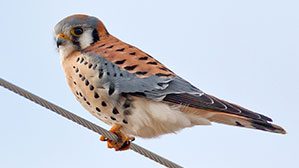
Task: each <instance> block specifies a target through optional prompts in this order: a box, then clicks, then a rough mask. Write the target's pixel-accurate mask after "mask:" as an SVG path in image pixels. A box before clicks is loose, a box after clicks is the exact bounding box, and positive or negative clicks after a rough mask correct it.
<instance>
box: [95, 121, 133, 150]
mask: <svg viewBox="0 0 299 168" xmlns="http://www.w3.org/2000/svg"><path fill="white" fill-rule="evenodd" d="M121 127H122V126H121V125H118V124H114V125H113V126H112V128H111V129H110V130H109V131H110V132H112V133H114V134H115V135H116V136H117V137H118V140H117V141H113V140H110V139H108V138H106V137H104V136H103V135H102V136H101V137H100V140H101V141H107V146H108V148H114V149H115V151H124V150H127V149H129V148H130V145H131V142H132V141H134V140H135V138H134V137H129V136H127V135H125V134H124V133H122V132H121V131H120V129H121Z"/></svg>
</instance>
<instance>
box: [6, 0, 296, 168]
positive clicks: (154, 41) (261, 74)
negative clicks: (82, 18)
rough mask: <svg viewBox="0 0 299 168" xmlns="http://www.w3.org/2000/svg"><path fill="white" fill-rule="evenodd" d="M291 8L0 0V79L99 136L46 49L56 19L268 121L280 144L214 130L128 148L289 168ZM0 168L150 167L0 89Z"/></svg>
mask: <svg viewBox="0 0 299 168" xmlns="http://www.w3.org/2000/svg"><path fill="white" fill-rule="evenodd" d="M298 8H299V3H298V1H295V0H294V1H291V0H285V1H276V0H265V1H259V0H251V1H246V2H244V1H242V2H241V1H238V0H229V1H222V0H211V1H195V0H194V1H188V0H186V1H174V0H168V1H158V0H156V1H150V2H141V1H138V0H135V1H133V0H126V1H118V2H116V1H100V0H97V1H87V0H86V1H64V2H62V1H58V0H52V1H47V2H42V1H29V0H28V1H15V0H9V1H3V0H2V1H0V22H1V24H0V25H1V26H0V30H1V36H0V37H1V40H0V49H1V50H2V54H1V56H0V58H1V60H0V77H2V78H4V79H7V80H9V81H11V82H13V83H15V84H17V85H19V86H21V87H23V88H25V89H27V90H29V91H31V92H33V93H35V94H37V95H40V96H42V97H44V98H46V99H48V100H50V101H52V102H54V103H56V104H58V105H60V106H62V107H64V108H66V109H68V110H70V111H73V112H74V113H76V114H78V115H80V116H82V117H84V118H86V119H88V120H91V121H93V122H96V123H98V124H99V125H101V126H103V127H105V128H109V127H107V126H106V125H104V124H103V123H102V122H101V121H98V120H96V119H95V118H93V117H92V116H91V115H90V114H89V113H87V112H86V111H85V110H84V109H83V108H82V107H81V106H80V105H79V103H77V102H76V100H75V99H74V97H73V95H72V94H71V92H70V90H69V89H68V87H67V85H66V82H65V79H64V74H63V71H62V69H61V67H60V62H59V56H58V54H57V53H56V50H55V45H54V41H53V37H52V35H53V27H54V25H55V24H56V23H57V22H58V21H59V20H60V19H62V18H64V17H65V16H68V15H71V14H74V13H85V14H90V15H94V16H97V17H99V18H101V20H102V21H103V22H104V23H105V24H106V27H107V28H108V30H109V31H110V33H111V34H113V35H115V36H117V37H119V38H120V39H122V40H124V41H126V42H128V43H131V44H133V45H135V46H138V47H139V48H141V49H143V50H144V51H146V52H148V53H150V54H151V55H152V56H154V57H155V58H157V59H158V60H160V61H161V62H163V63H164V64H166V65H167V66H168V67H169V68H170V69H172V70H173V71H175V72H176V73H177V74H179V75H180V76H182V77H183V78H185V79H187V80H189V81H190V82H191V83H193V84H194V85H195V86H198V87H199V88H200V89H202V90H204V91H205V92H207V93H210V94H213V95H215V96H217V97H220V98H223V99H226V100H229V101H232V102H235V103H238V104H240V105H242V106H245V107H247V108H250V109H252V110H254V111H257V112H260V113H263V114H265V115H267V116H270V117H271V118H272V119H273V120H274V121H275V123H277V124H279V125H281V126H283V127H284V128H285V129H286V130H287V131H288V134H287V135H285V136H282V135H277V134H272V133H267V132H261V131H255V130H249V129H242V128H236V127H231V126H224V125H220V124H214V125H213V126H203V127H193V128H190V129H185V130H183V131H181V132H179V133H178V134H176V135H166V136H162V137H160V138H157V139H150V140H144V139H140V138H137V139H136V141H135V142H136V143H137V144H139V145H141V146H144V147H146V148H148V149H150V150H152V151H154V152H156V153H158V154H160V155H162V156H164V157H167V158H169V159H170V160H173V161H175V162H177V163H179V164H181V165H183V166H185V167H194V168H195V167H196V168H207V167H209V168H218V167H222V168H239V167H242V168H252V167H271V168H280V167H288V168H291V167H298V159H299V146H298V142H299V131H298V128H299V127H298V123H299V120H298V118H299V113H298V106H297V104H298V95H299V79H298V74H299V67H298V66H299V10H298ZM0 104H1V117H0V132H1V138H0V167H5V168H14V167H25V168H40V167H43V168H53V167H72V168H81V167H108V166H109V167H110V166H111V167H120V166H122V167H139V166H143V167H160V165H158V164H156V163H154V162H153V161H150V160H148V159H146V158H144V157H142V156H140V155H138V154H136V153H134V152H132V151H127V152H118V153H116V152H114V151H113V150H108V149H107V148H106V144H105V143H102V142H100V141H99V140H98V138H99V136H98V135H97V134H95V133H93V132H90V131H88V130H86V129H85V128H82V127H80V126H78V125H76V124H74V123H71V122H69V121H67V120H65V119H63V118H61V117H60V116H57V115H56V114H53V113H51V112H49V111H48V110H46V109H44V108H42V107H40V106H38V105H36V104H33V103H31V102H29V101H27V100H25V99H24V98H21V97H19V96H16V95H15V94H12V93H11V92H8V91H7V90H4V89H2V88H0Z"/></svg>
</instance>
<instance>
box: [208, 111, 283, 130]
mask: <svg viewBox="0 0 299 168" xmlns="http://www.w3.org/2000/svg"><path fill="white" fill-rule="evenodd" d="M208 119H209V120H210V121H212V122H217V123H222V124H228V125H233V126H239V127H245V128H252V129H258V130H262V131H268V132H274V133H280V134H286V131H285V130H284V129H283V128H282V127H280V126H278V125H275V124H272V123H269V122H268V121H261V120H255V119H251V118H246V117H243V116H238V115H234V114H226V113H221V112H218V113H216V114H214V115H212V116H211V117H209V118H208Z"/></svg>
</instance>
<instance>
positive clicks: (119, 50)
mask: <svg viewBox="0 0 299 168" xmlns="http://www.w3.org/2000/svg"><path fill="white" fill-rule="evenodd" d="M124 50H125V48H119V49H117V50H115V51H118V52H122V51H124Z"/></svg>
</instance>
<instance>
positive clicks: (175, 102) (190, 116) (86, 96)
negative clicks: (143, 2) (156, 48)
mask: <svg viewBox="0 0 299 168" xmlns="http://www.w3.org/2000/svg"><path fill="white" fill-rule="evenodd" d="M77 27H80V28H82V32H80V30H77V29H76V28H77ZM74 28H75V29H76V30H74ZM72 31H77V32H79V33H77V34H75V33H73V32H72ZM55 32H56V35H57V36H58V37H57V38H58V39H63V40H62V41H60V42H59V44H58V43H57V45H58V46H59V52H60V55H61V59H62V65H63V69H64V72H65V74H66V78H67V81H68V85H69V86H70V88H71V90H72V92H73V93H74V95H75V96H76V98H77V100H78V101H79V102H80V103H81V104H82V105H83V106H84V107H85V108H86V110H87V111H89V112H90V113H91V114H92V115H94V116H95V117H97V118H98V119H100V120H102V121H103V122H105V123H107V124H109V125H115V124H117V125H121V126H122V127H121V131H122V132H124V133H125V134H128V135H134V136H140V137H146V138H150V137H156V136H159V135H162V134H166V133H172V132H176V131H178V130H180V129H183V128H186V127H191V126H194V125H209V124H210V122H218V123H223V124H228V125H234V126H240V127H246V128H254V129H259V130H264V131H270V132H276V133H283V134H284V133H285V131H284V130H283V129H282V128H281V127H279V126H277V125H274V124H271V123H270V122H271V121H272V120H271V119H270V118H268V117H266V116H264V115H261V114H258V113H255V112H252V111H250V110H248V109H245V108H243V107H240V106H238V105H235V104H232V103H229V102H226V101H223V100H220V99H218V98H216V97H214V96H211V95H208V94H206V93H204V92H203V91H201V90H199V89H198V88H196V87H195V86H193V85H191V84H190V83H189V82H187V81H186V80H184V79H183V78H181V77H179V76H177V75H176V74H175V73H173V72H172V71H170V70H169V69H168V68H166V67H165V66H164V65H163V64H161V63H160V62H158V61H157V60H155V59H154V58H153V57H151V56H150V55H148V54H146V53H145V52H143V51H141V50H140V49H138V48H136V47H134V46H132V45H129V44H127V43H124V42H122V41H121V40H119V39H117V38H116V37H114V36H112V35H111V34H109V33H108V31H107V30H106V28H105V26H104V25H103V23H102V22H101V21H99V20H98V19H97V18H95V17H90V16H86V15H74V16H70V17H68V18H66V19H64V20H62V21H61V22H59V23H58V24H57V26H56V27H55ZM62 34H63V35H62ZM78 34H79V35H78ZM60 43H61V44H60ZM62 44H63V45H62Z"/></svg>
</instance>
